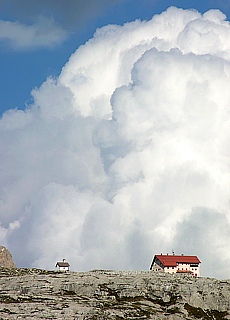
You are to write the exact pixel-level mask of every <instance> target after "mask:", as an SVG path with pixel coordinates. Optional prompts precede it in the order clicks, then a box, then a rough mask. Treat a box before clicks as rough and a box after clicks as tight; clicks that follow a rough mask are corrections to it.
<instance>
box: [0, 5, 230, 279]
mask: <svg viewBox="0 0 230 320" xmlns="http://www.w3.org/2000/svg"><path fill="white" fill-rule="evenodd" d="M175 22H176V23H175ZM210 25H211V26H212V28H210ZM192 29H193V30H196V32H195V33H193V32H192V31H191V30H192ZM197 30H199V32H198V31H197ZM201 30H208V33H211V35H213V36H208V35H207V34H205V33H202V32H201ZM229 30H230V26H229V25H228V23H227V22H226V21H225V20H224V17H223V15H222V14H221V13H220V12H219V11H213V10H212V11H210V12H208V13H206V14H204V15H203V16H202V15H200V14H199V13H198V12H196V11H190V10H187V11H184V10H181V9H176V8H170V9H168V10H167V11H166V12H164V13H162V14H161V15H158V16H155V17H153V19H152V20H150V21H143V22H141V21H135V22H133V23H128V24H125V25H124V26H122V27H121V26H107V27H104V28H102V29H100V30H98V31H97V32H96V33H95V36H94V38H93V39H91V40H89V41H88V43H86V44H85V45H84V46H81V47H80V48H79V49H78V50H77V51H76V52H75V53H74V54H73V55H72V57H71V58H70V60H69V62H68V63H67V64H66V65H65V66H64V68H63V70H62V73H61V75H60V76H59V78H58V79H55V80H54V79H51V78H48V79H47V81H46V82H44V83H43V85H42V86H41V87H40V88H39V89H35V90H34V91H33V96H34V101H35V102H34V105H33V106H31V107H30V108H28V109H27V110H25V111H18V110H11V111H8V112H7V113H5V114H4V116H3V118H2V119H1V121H0V131H1V132H0V152H1V155H2V158H1V170H0V174H1V176H0V185H1V188H0V190H1V192H0V212H1V230H0V231H1V233H0V236H1V241H2V242H3V243H4V244H7V245H8V246H9V248H10V249H11V251H12V253H13V255H14V257H15V260H16V262H17V263H18V265H21V266H35V267H44V268H51V269H52V268H53V265H54V264H55V262H56V260H57V259H62V258H66V259H68V260H69V262H70V264H71V267H72V269H74V270H88V269H92V268H115V269H148V267H149V265H150V262H151V258H152V255H153V254H154V253H159V252H171V250H172V248H173V249H174V251H176V252H178V253H181V252H184V253H185V254H198V256H199V258H200V259H201V260H202V265H203V267H202V274H203V275H206V276H218V277H222V278H224V277H229V271H228V269H226V265H229V262H230V254H229V252H230V250H229V249H230V248H229V243H230V241H229V228H230V214H229V212H230V211H229V210H230V208H229V200H230V199H229V194H230V175H229V134H230V132H229V127H230V126H229V121H230V120H229V119H230V109H229V106H230V93H229V84H230V83H229V82H230V57H229V53H228V48H227V47H226V43H227V39H228V33H229ZM197 34H199V36H197ZM186 35H187V36H186ZM214 35H215V37H214ZM187 37H188V38H190V42H188V41H187ZM216 39H221V41H220V42H218V43H219V45H220V46H219V47H218V48H216V47H215V43H214V42H215V41H216ZM204 40H205V41H204ZM203 41H204V42H203ZM223 228H224V231H223V232H221V231H220V230H223ZM211 241H212V246H211V247H210V242H211ZM22 248H23V254H22V253H21V252H22ZM217 256H221V257H224V258H223V259H222V258H221V259H220V260H219V265H218V269H216V268H212V267H210V266H212V265H213V264H214V263H215V262H216V259H217Z"/></svg>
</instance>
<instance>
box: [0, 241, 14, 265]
mask: <svg viewBox="0 0 230 320" xmlns="http://www.w3.org/2000/svg"><path fill="white" fill-rule="evenodd" d="M0 267H5V268H15V267H16V266H15V263H14V262H13V258H12V255H11V253H10V251H9V250H8V249H6V248H5V247H4V246H0Z"/></svg>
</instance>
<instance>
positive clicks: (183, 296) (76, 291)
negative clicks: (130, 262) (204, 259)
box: [0, 268, 230, 320]
mask: <svg viewBox="0 0 230 320" xmlns="http://www.w3.org/2000/svg"><path fill="white" fill-rule="evenodd" d="M0 319H4V320H5V319H68V320H69V319H79V320H90V319H91V320H96V319H104V320H109V319H119V320H121V319H130V320H131V319H132V320H134V319H136V320H137V319H156V320H161V319H164V320H166V319H167V320H177V319H178V320H180V319H188V320H189V319H191V320H192V319H210V320H211V319H212V320H213V319H216V320H220V319H230V280H222V281H221V280H216V279H211V278H191V277H188V276H179V275H170V274H166V273H153V272H151V271H145V272H144V271H143V272H134V271H133V272H128V271H106V270H95V271H89V272H66V273H61V272H55V271H46V270H39V269H4V268H0Z"/></svg>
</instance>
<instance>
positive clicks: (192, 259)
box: [154, 254, 200, 267]
mask: <svg viewBox="0 0 230 320" xmlns="http://www.w3.org/2000/svg"><path fill="white" fill-rule="evenodd" d="M156 258H157V259H158V260H159V261H160V262H161V263H162V264H163V266H164V267H176V266H177V265H178V264H179V263H194V264H199V263H200V260H199V259H198V258H197V256H184V255H180V256H178V255H170V254H167V255H166V254H157V255H155V257H154V260H155V259H156Z"/></svg>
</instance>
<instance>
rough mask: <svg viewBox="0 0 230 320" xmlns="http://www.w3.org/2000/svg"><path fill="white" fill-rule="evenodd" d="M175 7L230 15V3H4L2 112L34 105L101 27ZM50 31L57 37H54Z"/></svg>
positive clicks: (0, 0)
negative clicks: (35, 95)
mask: <svg viewBox="0 0 230 320" xmlns="http://www.w3.org/2000/svg"><path fill="white" fill-rule="evenodd" d="M169 6H177V7H180V8H184V9H187V8H188V9H189V8H194V9H196V10H198V11H199V12H201V13H203V12H205V11H207V10H209V9H212V8H217V9H220V10H221V11H223V12H224V13H225V14H226V16H227V19H228V20H229V17H230V1H224V0H220V1H215V0H204V1H200V0H198V1H181V0H161V1H159V0H142V1H140V0H113V1H109V4H108V2H107V1H104V0H96V1H95V0H87V1H81V0H79V1H74V0H69V1H64V0H58V1H54V0H46V1H43V0H41V1H39V0H34V1H33V2H31V1H29V0H21V1H16V0H0V68H1V73H0V114H2V113H3V112H4V111H5V110H8V109H12V108H13V109H14V108H18V109H24V108H25V106H26V105H29V104H31V102H32V100H31V96H30V92H31V90H32V89H33V88H35V87H39V86H40V85H41V84H42V83H43V82H44V81H45V80H46V78H47V77H48V76H50V75H51V76H58V74H59V73H60V71H61V69H62V67H63V66H64V64H65V63H66V62H67V61H68V59H69V57H70V55H71V54H72V53H73V52H74V51H75V50H76V49H77V48H78V47H79V45H81V44H84V43H85V42H86V41H87V40H88V39H90V38H91V37H92V36H93V34H94V32H95V30H96V29H97V28H99V27H102V26H104V25H107V24H124V23H125V22H128V21H133V20H135V19H141V20H148V19H150V18H151V17H152V16H153V15H154V14H156V13H161V12H162V11H164V10H166V9H167V8H168V7H169ZM29 29H30V30H31V32H33V31H34V30H35V29H36V30H35V32H38V33H40V32H41V33H43V37H42V38H41V40H40V41H38V42H37V39H38V37H37V33H36V35H35V36H31V37H29V39H28V30H29ZM44 30H45V31H44ZM50 30H51V31H52V30H53V31H54V33H55V32H56V33H55V35H54V33H53V34H52V32H51V35H50V38H49V37H48V36H49V33H50ZM44 34H45V35H46V36H47V37H46V36H44ZM55 36H56V38H55ZM25 39H27V40H25Z"/></svg>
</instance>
